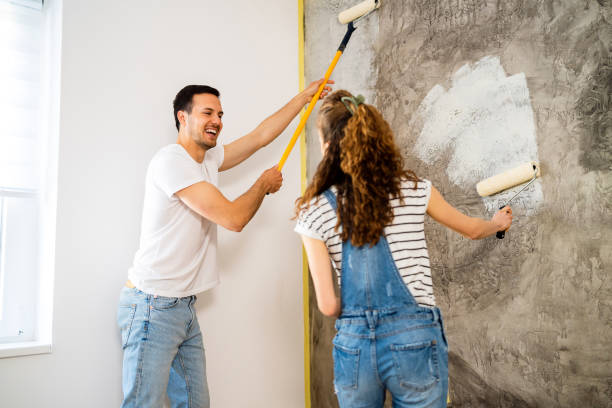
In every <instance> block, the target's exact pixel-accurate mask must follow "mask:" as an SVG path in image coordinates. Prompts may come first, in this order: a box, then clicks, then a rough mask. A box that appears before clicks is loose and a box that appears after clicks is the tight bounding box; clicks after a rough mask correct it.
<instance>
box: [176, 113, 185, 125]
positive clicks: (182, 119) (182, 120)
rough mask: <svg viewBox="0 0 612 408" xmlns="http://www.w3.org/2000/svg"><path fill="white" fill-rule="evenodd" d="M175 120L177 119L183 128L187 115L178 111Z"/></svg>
mask: <svg viewBox="0 0 612 408" xmlns="http://www.w3.org/2000/svg"><path fill="white" fill-rule="evenodd" d="M176 118H177V119H178V121H179V123H180V124H181V125H182V126H183V127H185V123H186V122H187V115H186V113H185V111H183V110H180V111H178V112H176Z"/></svg>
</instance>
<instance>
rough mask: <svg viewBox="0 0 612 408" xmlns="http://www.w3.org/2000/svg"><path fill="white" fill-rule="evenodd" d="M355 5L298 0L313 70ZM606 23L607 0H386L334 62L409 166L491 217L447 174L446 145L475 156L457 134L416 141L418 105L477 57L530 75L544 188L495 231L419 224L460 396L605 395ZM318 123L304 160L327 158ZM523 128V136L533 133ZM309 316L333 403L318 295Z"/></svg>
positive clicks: (609, 297) (608, 310) (610, 8)
mask: <svg viewBox="0 0 612 408" xmlns="http://www.w3.org/2000/svg"><path fill="white" fill-rule="evenodd" d="M353 4H355V2H345V1H333V2H332V1H323V0H312V1H308V2H306V9H305V24H306V64H307V69H306V73H307V76H308V79H313V78H315V77H317V76H320V75H321V74H319V72H321V73H322V72H324V70H325V67H326V63H325V61H327V59H331V56H332V55H333V52H334V50H335V48H334V47H336V46H337V45H335V42H336V40H335V39H336V37H337V38H338V40H337V41H338V42H339V41H340V38H341V35H342V31H343V29H342V28H341V27H340V26H339V25H338V23H337V21H336V20H335V16H336V14H337V11H339V10H343V9H345V8H347V7H350V6H351V5H353ZM373 17H374V16H373ZM611 23H612V5H611V2H610V0H597V1H595V0H589V1H587V0H584V1H569V0H566V1H552V0H546V1H545V0H539V1H538V0H533V1H527V0H505V1H501V0H499V1H487V0H440V1H435V2H433V1H427V0H403V1H400V0H386V1H385V0H383V2H382V7H381V9H380V10H379V11H378V12H377V15H376V16H375V19H374V18H371V19H370V20H366V21H365V23H364V26H365V27H367V30H363V31H364V32H365V31H367V33H368V35H363V34H364V33H363V32H362V33H360V32H359V31H356V32H355V33H354V35H353V38H352V39H351V43H350V44H349V47H348V48H347V51H346V54H345V55H344V56H343V57H342V58H343V60H341V62H340V63H339V66H338V68H337V69H336V71H337V72H336V75H334V77H335V79H336V81H337V86H336V88H347V89H349V90H351V91H354V92H361V93H364V94H365V95H366V96H367V97H368V100H370V101H372V100H373V101H374V103H375V104H376V105H377V106H378V107H379V108H380V110H381V111H382V112H383V114H384V115H385V117H386V119H387V120H388V121H389V122H390V124H391V126H392V128H393V129H394V131H395V134H396V139H397V141H398V143H399V144H400V146H401V147H402V151H403V154H404V156H405V158H406V163H407V166H408V167H410V168H411V169H413V170H415V171H416V172H417V174H419V175H421V176H422V177H425V178H429V179H430V180H432V181H433V183H434V185H435V186H436V187H437V188H438V189H439V190H440V191H441V192H442V194H443V195H444V196H445V198H446V199H447V200H448V201H449V202H450V203H452V204H453V205H454V206H456V207H457V208H459V209H460V210H462V211H464V212H466V213H468V214H470V215H473V216H479V217H484V218H488V217H490V216H491V215H492V212H491V211H490V210H489V208H491V206H487V205H486V203H485V201H484V200H483V199H482V198H481V197H479V196H478V195H477V193H476V190H475V185H474V184H472V183H469V182H465V183H464V184H462V183H455V181H456V178H457V177H456V176H457V175H456V173H452V172H451V173H450V174H449V172H448V171H449V167H450V165H451V162H452V160H453V157H454V156H457V157H456V160H458V164H459V165H460V164H462V163H463V164H466V165H468V164H469V163H470V162H472V161H473V160H472V159H473V157H465V160H464V161H463V162H462V160H461V155H457V153H458V150H460V149H457V146H456V145H454V144H447V145H445V146H444V149H441V151H438V152H435V153H436V159H435V160H432V161H428V160H422V158H421V156H420V155H419V149H421V148H422V147H423V144H426V143H428V142H427V140H420V139H419V138H420V136H421V134H422V131H423V127H424V124H425V122H426V121H424V120H418V115H419V107H420V106H421V104H422V103H423V101H424V100H425V98H426V97H427V95H428V94H429V93H430V92H431V91H432V89H434V88H436V87H442V88H443V89H445V90H449V89H452V87H453V76H454V75H456V74H457V72H458V71H460V69H461V68H462V67H464V66H466V64H467V66H468V67H474V64H477V63H478V61H480V60H482V59H483V58H485V57H492V58H498V59H499V62H500V66H501V67H502V69H503V71H504V72H505V74H506V75H507V76H508V77H513V76H516V75H518V76H524V79H525V81H526V84H527V87H528V99H529V102H530V105H531V109H532V111H533V123H534V129H533V133H534V135H533V137H534V138H535V139H534V141H535V146H536V149H535V154H537V156H538V157H537V159H538V160H539V161H540V163H541V168H542V177H541V179H539V180H538V186H539V188H540V189H541V193H537V191H535V188H538V186H536V187H534V189H531V190H530V191H528V192H527V195H526V196H525V197H526V198H529V197H534V195H535V196H537V197H536V198H537V199H520V200H518V201H517V202H516V203H515V204H514V205H513V208H514V214H515V223H514V225H513V227H512V229H511V230H510V232H509V233H508V234H507V235H506V239H505V240H504V241H499V240H496V239H495V238H490V239H486V240H483V241H475V242H473V241H469V240H466V239H464V238H462V237H460V236H459V235H458V234H456V233H453V232H450V231H448V230H447V229H445V228H444V227H441V226H439V225H437V224H436V223H435V222H427V225H426V229H427V237H428V246H429V249H430V256H431V263H432V272H433V276H434V287H435V293H436V299H437V301H438V304H439V306H440V308H441V309H442V310H443V313H444V316H445V321H446V327H447V333H448V337H449V342H450V356H449V358H450V376H451V379H450V391H451V399H452V402H453V406H462V407H610V406H612V368H611V367H612V361H611V360H612V276H611V272H612V174H611V172H612V114H611V113H610V97H611V94H610V85H611V82H612V57H611V52H612V49H611V47H612V25H611ZM374 25H377V27H374ZM360 34H362V35H360ZM351 58H354V59H355V60H358V61H359V64H357V65H353V64H349V63H348V62H349V61H351ZM343 63H345V65H342V64H343ZM364 73H367V74H364ZM459 102H461V101H459ZM466 103H467V102H466ZM458 106H461V103H459V105H458ZM436 118H437V119H438V120H440V121H444V120H445V118H443V117H436ZM313 125H314V120H311V121H310V128H309V129H308V132H307V135H308V148H309V151H308V154H309V174H312V172H313V171H314V169H315V166H316V163H318V161H319V159H320V153H319V148H318V143H317V141H316V133H315V132H314V129H313V127H314V126H313ZM442 129H443V128H442ZM499 131H501V129H500V130H499ZM442 132H443V130H442ZM493 132H495V131H494V130H493ZM438 136H439V134H438ZM476 136H478V137H474V138H472V139H469V140H467V141H466V143H468V144H470V143H471V145H468V146H462V149H465V148H466V147H467V148H468V150H467V151H470V152H471V151H475V150H476V149H480V148H481V147H482V143H485V141H484V139H483V137H485V136H486V135H483V134H477V135H476ZM527 136H528V135H526V134H525V133H521V134H517V135H516V138H517V139H518V140H519V141H522V143H527V142H529V140H528V139H527ZM500 143H503V142H500ZM470 147H471V148H472V149H473V150H469V148H470ZM442 150H443V151H442ZM514 152H515V153H514V154H518V155H520V152H517V151H516V149H514ZM531 154H533V153H531ZM512 159H513V160H516V161H517V163H521V162H526V161H529V160H532V159H534V158H533V157H513V158H512ZM483 160H487V158H486V157H485V158H483ZM483 165H484V164H483ZM487 176H488V175H487ZM498 198H499V199H500V201H501V200H502V198H503V197H502V196H500V197H498ZM311 305H313V306H314V305H316V303H315V302H314V299H313V301H312V302H311ZM311 322H312V331H311V357H312V379H311V382H312V405H313V407H332V406H337V403H336V402H335V398H334V394H333V386H332V383H331V381H332V371H331V370H332V369H331V346H330V342H331V338H332V337H333V335H334V330H333V322H332V321H331V320H329V319H326V318H323V317H321V315H320V314H319V313H318V312H317V311H316V310H314V309H313V310H312V311H311Z"/></svg>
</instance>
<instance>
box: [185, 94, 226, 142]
mask: <svg viewBox="0 0 612 408" xmlns="http://www.w3.org/2000/svg"><path fill="white" fill-rule="evenodd" d="M192 102H193V104H192V107H191V113H189V112H185V130H186V131H187V133H188V134H189V136H191V138H192V139H193V141H194V142H196V143H197V144H198V145H199V146H200V147H202V148H204V149H206V150H208V149H212V148H213V147H215V146H216V145H217V138H218V137H219V133H221V129H222V128H223V122H222V121H221V118H222V117H223V110H222V109H221V101H219V98H217V97H216V96H215V95H212V94H197V95H193V98H192Z"/></svg>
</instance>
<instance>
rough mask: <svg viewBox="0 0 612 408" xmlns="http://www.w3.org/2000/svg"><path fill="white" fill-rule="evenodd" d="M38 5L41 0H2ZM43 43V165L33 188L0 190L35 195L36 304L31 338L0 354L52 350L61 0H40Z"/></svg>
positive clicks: (0, 346)
mask: <svg viewBox="0 0 612 408" xmlns="http://www.w3.org/2000/svg"><path fill="white" fill-rule="evenodd" d="M0 1H2V0H0ZM4 1H10V2H12V3H17V4H20V5H24V6H26V7H31V8H40V7H41V0H4ZM42 3H43V6H42V13H43V30H42V33H43V39H44V40H43V46H42V51H41V53H42V58H41V62H42V77H41V83H40V85H41V94H42V95H41V101H42V103H41V107H42V111H41V114H42V118H41V148H42V151H43V152H44V153H43V155H42V156H41V160H42V168H43V169H45V171H44V176H43V180H42V183H41V188H40V189H39V190H38V191H36V192H33V191H28V190H17V189H13V190H12V191H8V190H6V189H5V191H2V192H0V196H1V195H5V196H10V197H15V196H17V197H24V196H25V197H27V196H31V195H36V196H37V197H38V199H39V201H40V209H41V210H40V221H41V223H40V225H39V230H40V235H39V237H38V238H39V240H40V241H39V243H40V246H39V247H40V257H39V259H40V262H39V271H38V272H39V274H38V282H37V283H36V285H37V289H38V290H37V291H35V292H37V295H38V302H37V305H38V308H37V310H36V318H35V321H36V330H35V335H34V338H33V339H31V340H28V341H24V342H19V343H18V342H7V343H0V358H4V357H15V356H25V355H32V354H42V353H50V352H51V350H52V317H53V281H54V272H55V227H56V208H57V158H58V151H59V106H60V103H59V101H60V98H59V96H60V78H61V75H60V72H61V71H60V61H61V26H62V0H43V1H42Z"/></svg>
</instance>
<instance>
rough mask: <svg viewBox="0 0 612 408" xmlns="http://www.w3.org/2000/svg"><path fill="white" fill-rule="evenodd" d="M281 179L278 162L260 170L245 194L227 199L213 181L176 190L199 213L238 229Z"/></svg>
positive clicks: (275, 190) (229, 228)
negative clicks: (269, 167)
mask: <svg viewBox="0 0 612 408" xmlns="http://www.w3.org/2000/svg"><path fill="white" fill-rule="evenodd" d="M282 182H283V176H282V175H281V173H280V172H279V171H278V168H277V166H274V167H272V168H271V169H268V170H266V171H264V172H263V174H262V175H261V176H260V177H259V178H258V179H257V181H255V183H254V184H253V185H252V186H251V188H249V189H248V190H247V191H246V192H245V193H244V194H242V195H241V196H240V197H238V198H237V199H235V200H234V201H230V200H228V199H227V198H225V197H224V196H223V194H221V191H219V189H217V187H215V186H214V185H212V184H210V183H207V182H205V181H201V182H199V183H196V184H192V185H191V186H189V187H186V188H184V189H182V190H179V191H177V192H176V193H175V194H176V196H177V197H178V198H180V199H181V201H183V202H184V203H185V204H186V205H187V206H188V207H189V208H191V209H192V210H193V211H195V212H196V213H198V214H200V215H201V216H202V217H204V218H206V219H208V220H210V221H212V222H214V223H215V224H218V225H221V226H222V227H224V228H227V229H228V230H231V231H236V232H240V231H242V229H243V228H244V226H245V225H246V224H247V223H248V222H249V221H250V220H251V218H253V216H254V215H255V213H256V212H257V210H258V209H259V206H260V205H261V202H262V201H263V198H264V197H265V196H266V194H267V193H275V192H277V191H278V189H279V188H280V186H281V184H282Z"/></svg>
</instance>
